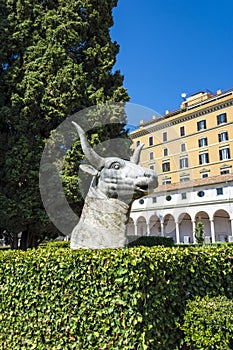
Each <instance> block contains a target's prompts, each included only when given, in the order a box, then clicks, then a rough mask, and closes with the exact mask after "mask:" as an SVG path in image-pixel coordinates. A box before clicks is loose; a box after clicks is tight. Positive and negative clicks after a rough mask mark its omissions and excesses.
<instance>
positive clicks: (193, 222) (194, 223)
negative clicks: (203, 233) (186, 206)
mask: <svg viewBox="0 0 233 350" xmlns="http://www.w3.org/2000/svg"><path fill="white" fill-rule="evenodd" d="M192 224H193V243H196V238H195V228H196V222H195V221H192Z"/></svg>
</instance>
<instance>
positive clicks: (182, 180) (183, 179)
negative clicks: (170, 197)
mask: <svg viewBox="0 0 233 350" xmlns="http://www.w3.org/2000/svg"><path fill="white" fill-rule="evenodd" d="M189 180H190V177H189V176H183V177H181V178H180V182H188V181H189Z"/></svg>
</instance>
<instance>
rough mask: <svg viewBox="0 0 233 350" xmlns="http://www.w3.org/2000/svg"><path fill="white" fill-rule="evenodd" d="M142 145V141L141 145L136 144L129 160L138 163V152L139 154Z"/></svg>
mask: <svg viewBox="0 0 233 350" xmlns="http://www.w3.org/2000/svg"><path fill="white" fill-rule="evenodd" d="M143 146H144V143H142V144H141V145H139V146H137V148H135V151H134V153H133V155H132V157H131V158H130V160H131V162H132V163H134V164H138V163H139V161H140V154H141V150H142V147H143Z"/></svg>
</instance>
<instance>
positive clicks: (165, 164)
mask: <svg viewBox="0 0 233 350" xmlns="http://www.w3.org/2000/svg"><path fill="white" fill-rule="evenodd" d="M162 169H163V172H166V171H170V162H164V163H163V164H162Z"/></svg>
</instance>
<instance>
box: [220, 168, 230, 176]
mask: <svg viewBox="0 0 233 350" xmlns="http://www.w3.org/2000/svg"><path fill="white" fill-rule="evenodd" d="M220 174H221V175H226V174H230V169H225V170H220Z"/></svg>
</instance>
